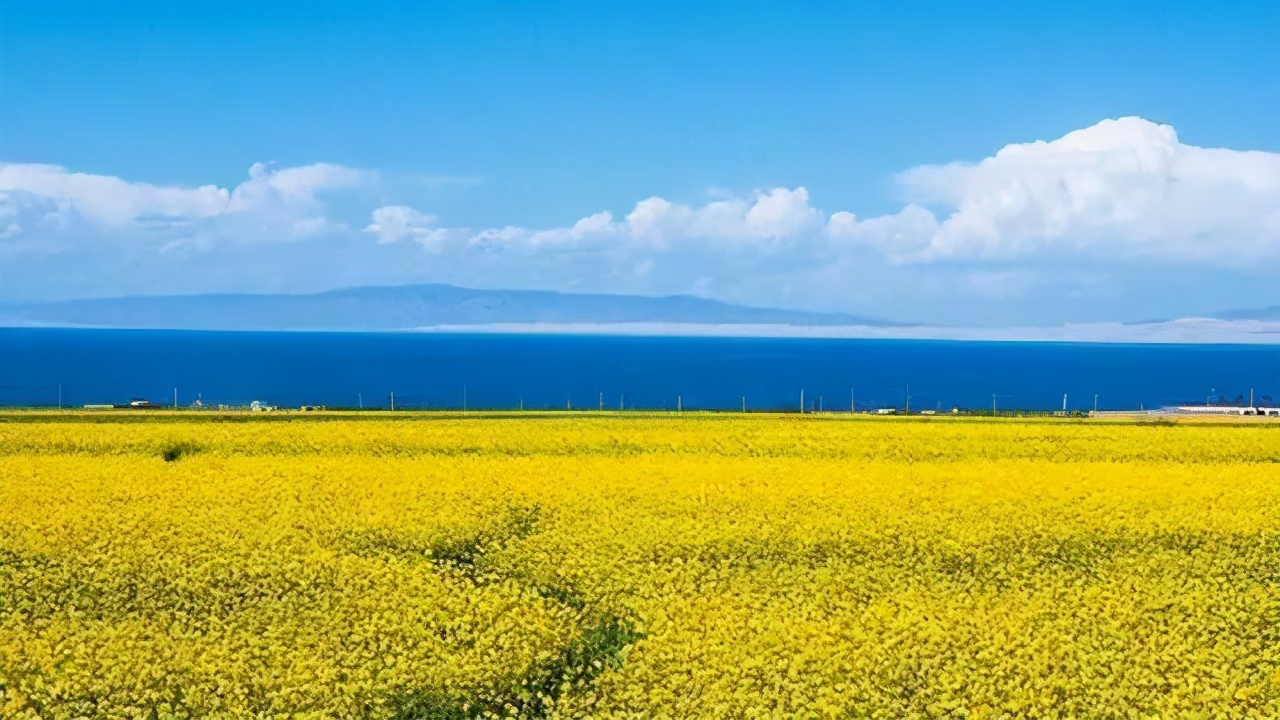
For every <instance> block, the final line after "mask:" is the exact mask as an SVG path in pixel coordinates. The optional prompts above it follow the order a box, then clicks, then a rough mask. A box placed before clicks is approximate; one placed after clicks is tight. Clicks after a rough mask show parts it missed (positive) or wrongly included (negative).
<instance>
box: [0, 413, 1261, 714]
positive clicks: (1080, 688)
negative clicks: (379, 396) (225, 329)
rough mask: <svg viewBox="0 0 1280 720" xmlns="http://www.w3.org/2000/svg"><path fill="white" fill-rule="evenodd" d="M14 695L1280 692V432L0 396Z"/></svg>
mask: <svg viewBox="0 0 1280 720" xmlns="http://www.w3.org/2000/svg"><path fill="white" fill-rule="evenodd" d="M0 716H2V717H5V718H37V717H39V718H72V717H92V718H97V717H159V718H168V717H191V716H202V717H210V716H212V717H316V718H320V717H361V718H365V717H367V718H437V717H438V718H455V717H456V718H462V717H473V716H523V717H547V716H550V717H587V716H591V717H600V716H635V717H672V718H689V717H764V716H813V717H879V718H907V717H939V716H956V717H979V718H998V717H1152V718H1157V717H1158V718H1165V717H1219V716H1222V717H1258V718H1264V717H1280V424H1276V423H1270V424H1267V423H1261V422H1259V423H1248V424H1246V423H1239V424H1215V425H1181V424H1180V425H1162V424H1134V423H1129V424H1123V423H1120V424H1107V423H1101V422H1089V421H1031V420H1026V421H1021V420H998V421H993V420H985V421H981V420H965V419H962V420H955V419H951V418H934V419H930V420H925V419H909V420H908V419H889V420H878V419H871V418H849V417H845V418H837V417H834V416H825V417H824V416H811V417H803V418H801V417H778V416H775V417H768V416H747V417H744V416H736V417H735V416H728V415H725V416H697V415H686V416H657V415H651V416H611V415H609V414H580V415H570V414H567V413H566V414H561V415H560V416H558V417H546V416H544V417H532V416H530V417H510V416H509V417H461V416H457V415H454V416H445V415H435V416H433V415H405V416H403V417H398V418H392V417H390V416H388V415H385V414H384V415H381V416H378V415H373V414H369V415H361V416H350V415H349V416H337V415H329V416H324V415H321V416H317V417H314V418H305V419H304V418H299V417H292V418H285V417H272V418H261V419H249V418H247V417H238V418H237V417H230V416H216V415H201V416H196V415H185V416H184V415H181V414H173V415H163V414H154V415H153V414H137V415H127V414H119V415H103V416H92V415H88V414H79V415H77V414H65V415H53V414H48V415H41V414H32V413H29V414H25V415H24V414H11V415H7V416H0Z"/></svg>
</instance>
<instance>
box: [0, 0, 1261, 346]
mask: <svg viewBox="0 0 1280 720" xmlns="http://www.w3.org/2000/svg"><path fill="white" fill-rule="evenodd" d="M691 5H692V7H690V6H691ZM944 5H945V4H940V3H912V2H906V3H892V4H891V3H857V2H810V3H776V2H737V3H718V2H704V3H696V4H693V3H663V2H658V3H652V2H651V3H639V2H636V3H629V2H616V3H614V2H607V3H602V2H575V3H568V2H546V3H538V2H529V3H514V2H511V3H486V2H466V3H463V2H458V3H447V2H433V3H410V2H394V3H392V2H386V3H378V2H369V3H351V2H346V3H325V2H319V3H301V2H277V3H262V2H219V3H207V4H206V3H159V2H156V3H138V2H116V3H100V2H92V3H72V2H59V1H57V0H53V1H46V2H37V1H36V0H0V22H2V23H3V26H2V27H0V39H2V41H3V42H2V43H0V63H2V65H0V162H2V163H5V166H4V168H5V170H0V193H6V194H7V195H5V196H4V197H5V198H7V199H0V214H3V213H7V214H8V216H10V217H11V219H12V222H9V223H8V225H7V227H9V228H10V231H7V233H6V234H0V300H5V299H10V300H12V299H25V298H52V297H76V296H96V295H116V294H126V293H134V292H196V291H213V290H273V291H309V290H318V289H324V288H327V287H334V286H340V285H349V284H366V283H384V282H387V283H389V282H419V281H433V282H454V283H456V284H463V285H484V286H494V287H532V288H546V289H561V290H607V291H616V292H637V293H643V294H664V293H671V292H692V293H695V294H700V295H707V296H712V297H718V298H721V299H726V300H731V301H736V302H746V303H750V304H757V305H783V306H790V307H809V308H815V309H839V310H847V311H851V312H858V313H863V314H875V315H882V316H886V317H897V318H906V319H922V320H932V321H939V322H984V323H1015V322H1018V323H1021V322H1062V321H1084V320H1099V319H1121V320H1136V319H1142V318H1144V317H1165V316H1174V315H1188V314H1196V313H1204V312H1210V311H1214V310H1221V309H1227V308H1231V307H1248V306H1256V305H1268V304H1273V303H1277V302H1280V291H1277V290H1276V289H1275V288H1276V287H1277V282H1280V271H1277V270H1276V269H1275V268H1276V267H1277V266H1280V247H1278V246H1280V199H1278V198H1280V177H1278V176H1277V175H1278V171H1277V168H1280V164H1278V163H1277V160H1276V159H1277V158H1280V154H1278V153H1280V43H1277V42H1276V41H1275V38H1276V37H1280V5H1278V4H1276V3H1274V2H1238V3H1224V4H1219V5H1217V6H1215V7H1209V6H1207V5H1205V4H1192V3H1156V2H1130V3H1119V4H1117V3H1102V2H1075V3H1058V4H1049V3H1036V4H1023V3H983V4H980V5H979V4H960V3H956V4H951V6H949V7H944ZM1118 118H1141V119H1143V121H1142V122H1143V123H1145V124H1138V121H1136V120H1134V121H1133V122H1130V123H1129V124H1127V125H1124V124H1122V125H1120V126H1115V127H1113V126H1101V129H1098V128H1099V127H1100V126H1099V125H1098V124H1099V123H1100V122H1102V121H1104V120H1107V119H1118ZM1163 127H1169V128H1171V129H1172V132H1173V133H1174V135H1173V136H1172V138H1171V137H1170V136H1169V135H1168V133H1165V132H1164V131H1162V130H1161V128H1163ZM1090 128H1094V130H1093V133H1092V135H1087V136H1085V138H1084V140H1083V141H1082V142H1074V143H1068V145H1070V147H1067V148H1065V149H1064V148H1059V149H1064V152H1057V153H1049V155H1047V156H1045V157H1044V158H1041V159H1040V160H1034V159H1033V161H1030V164H1027V163H1022V162H1021V161H1010V160H1008V159H1007V158H1006V160H1005V161H1001V162H997V163H994V164H992V163H986V164H984V163H983V162H982V161H983V160H984V158H992V157H995V156H996V153H997V152H998V151H1000V150H1001V148H1005V147H1006V146H1011V145H1019V144H1026V143H1034V142H1035V141H1054V140H1056V139H1058V138H1062V137H1063V136H1067V135H1068V134H1069V133H1072V132H1074V131H1087V130H1089V129H1090ZM1153 143H1155V145H1159V146H1160V147H1161V148H1164V149H1163V150H1160V149H1157V150H1151V147H1153ZM1099 148H1101V149H1099ZM1186 148H1191V149H1192V150H1187V149H1186ZM1199 148H1213V149H1226V150H1230V151H1232V154H1231V155H1229V156H1223V157H1219V154H1215V153H1208V154H1205V153H1200V154H1196V153H1194V152H1193V150H1197V149H1199ZM1066 150H1069V151H1071V152H1069V153H1066V152H1065V151H1066ZM1148 151H1150V152H1154V153H1155V155H1153V156H1152V157H1156V158H1157V161H1156V162H1157V164H1160V163H1166V164H1165V165H1161V166H1160V168H1156V169H1155V170H1152V167H1151V162H1146V161H1144V160H1142V158H1143V157H1144V155H1143V153H1144V152H1148ZM1248 151H1253V152H1248ZM1072 153H1075V154H1072ZM1079 153H1086V155H1087V157H1086V156H1082V155H1080V154H1079ZM1088 153H1093V154H1088ZM1098 153H1102V154H1103V155H1098ZM1162 153H1163V154H1162ZM1188 153H1190V154H1188ZM1032 154H1033V155H1034V154H1035V153H1034V152H1033V153H1032ZM1100 157H1101V158H1102V159H1101V160H1099V158H1100ZM1133 158H1138V159H1137V160H1133ZM1160 158H1163V159H1160ZM1169 158H1173V159H1172V160H1169ZM1015 160H1016V158H1015ZM1148 160H1149V158H1148ZM1129 161H1132V162H1136V163H1137V167H1138V170H1139V174H1140V175H1142V173H1147V174H1146V175H1142V176H1141V177H1136V176H1135V175H1134V170H1133V167H1129V166H1128V165H1126V164H1125V163H1126V162H1129ZM1166 161H1167V162H1166ZM1064 162H1065V163H1066V164H1067V165H1068V166H1069V171H1062V170H1061V167H1063V163H1064ZM1143 162H1146V164H1145V165H1144V164H1143ZM256 163H263V164H264V166H263V168H262V170H261V171H259V172H258V174H257V175H256V177H257V178H258V179H259V181H260V182H259V183H258V184H257V185H254V184H253V182H254V181H253V180H251V178H250V173H249V168H250V167H252V166H254V165H255V164H256ZM951 163H968V164H970V165H968V166H967V167H968V168H969V171H967V172H964V171H961V172H942V171H941V170H940V169H939V168H940V167H942V168H945V167H946V166H948V164H951ZM1002 163H1003V164H1002ZM988 164H992V165H993V167H990V168H987V169H985V170H984V167H986V165H988ZM1100 165H1102V166H1105V168H1104V169H1103V170H1096V168H1097V167H1099V166H1100ZM50 166H52V168H53V169H52V170H50V169H49V168H50ZM922 167H926V168H927V167H933V168H934V170H936V171H937V172H930V171H925V172H923V174H921V173H916V172H915V171H914V170H913V169H919V168H922ZM33 168H35V169H33ZM39 168H44V170H38V169H39ZM308 168H310V170H309V171H308V170H306V169H308ZM317 168H319V169H317ZM1046 168H1048V169H1047V170H1046ZM1054 168H1058V169H1057V170H1055V169H1054ZM291 169H294V170H298V169H301V170H299V171H298V172H294V173H293V174H292V175H289V174H288V173H289V171H290V170H291ZM304 171H305V172H304ZM51 172H52V173H53V174H52V175H50V173H51ZM1064 172H1065V173H1066V175H1063V173H1064ZM1152 172H1154V173H1156V174H1158V175H1160V178H1159V184H1160V186H1161V187H1165V188H1168V187H1174V185H1171V184H1170V183H1171V182H1176V187H1177V188H1178V190H1177V192H1176V193H1175V194H1174V195H1172V196H1170V197H1168V198H1166V199H1165V200H1162V201H1156V200H1152V199H1151V198H1150V197H1148V196H1149V194H1150V188H1151V187H1152V185H1151V183H1150V182H1148V181H1149V180H1151V179H1152V178H1151V177H1150V173H1152ZM59 173H60V174H59ZM1091 173H1092V174H1091ZM76 174H79V175H76ZM72 176H75V177H79V178H81V179H82V180H83V179H84V178H89V179H88V180H83V181H73V180H68V178H70V177H72ZM1064 177H1065V178H1066V179H1067V181H1068V182H1067V183H1066V185H1069V186H1070V187H1069V188H1068V191H1067V195H1066V196H1064V197H1057V198H1056V200H1055V199H1046V195H1045V193H1052V192H1057V191H1056V190H1055V188H1058V187H1059V186H1064V180H1063V179H1064ZM1241 177H1244V178H1252V180H1248V181H1243V180H1238V178H1241ZM272 178H274V180H273V179H272ZM1135 178H1136V179H1135ZM107 179H111V180H114V179H119V180H118V181H117V183H118V184H114V185H113V184H112V183H111V182H110V181H109V180H107ZM95 183H96V184H95ZM1232 183H1236V184H1237V185H1239V183H1244V184H1243V185H1240V186H1236V185H1233V184H1232ZM140 185H145V187H141V188H140V187H137V186H140ZM204 186H215V187H216V188H219V189H223V190H225V191H226V198H224V199H221V200H219V198H217V197H212V196H210V197H209V198H205V199H201V198H200V197H198V195H199V193H198V192H197V191H198V190H199V189H200V188H202V187H204ZM259 186H261V187H259ZM286 186H287V187H286ZM241 187H243V191H242V192H240V196H241V199H240V201H239V202H237V201H236V199H235V195H236V191H237V189H238V188H241ZM1027 187H1030V188H1032V189H1033V190H1035V188H1041V190H1038V191H1034V192H1031V193H1030V195H1029V197H1030V199H1029V200H1027V199H1025V198H1024V200H1023V201H1019V202H1022V203H1023V205H1025V206H1029V207H1031V208H1032V210H1028V209H1027V207H1023V206H1020V207H1021V209H1020V210H1018V212H1017V213H1013V214H1012V215H1011V214H1010V213H1011V212H1012V211H1002V213H1003V214H1001V213H995V214H994V215H993V214H990V213H989V214H988V215H984V216H974V215H973V213H969V214H968V215H965V216H964V217H961V218H959V219H958V220H957V221H956V222H954V223H952V224H951V225H950V226H947V223H946V221H947V219H948V218H949V217H952V216H953V215H955V214H958V213H959V212H960V210H961V209H962V208H963V207H970V208H972V207H977V206H980V205H982V204H983V203H988V204H989V203H990V202H994V200H993V198H994V199H995V200H1000V201H1001V202H1004V201H1007V199H1008V197H1009V192H1010V188H1013V189H1014V190H1015V191H1017V192H1021V191H1022V190H1020V189H1024V188H1027ZM147 188H151V189H150V190H149V189H147ZM255 188H257V189H259V190H262V192H257V191H256V190H255ZM282 188H283V189H282ZM1045 188H1047V190H1045ZM800 189H803V198H798V196H797V195H796V191H797V190H800ZM153 190H154V191H153ZM166 191H170V193H169V195H168V196H166V195H165V192H166ZM779 191H782V192H779ZM84 193H89V194H91V195H93V197H88V196H86V195H84ZM95 193H96V194H95ZM182 193H186V195H182ZM784 193H785V194H784ZM1090 193H1093V194H1090ZM1098 193H1101V195H1099V194H1098ZM179 196H180V197H179ZM1111 197H1118V198H1120V199H1121V200H1120V201H1117V202H1116V203H1114V204H1115V205H1116V206H1115V207H1111V206H1110V205H1108V207H1106V208H1102V209H1099V203H1100V202H1102V200H1100V199H1099V198H1102V199H1103V200H1105V199H1107V198H1111ZM166 198H167V199H166ZM657 198H660V199H661V200H662V202H664V203H667V205H666V206H663V207H662V208H659V209H660V210H661V217H660V218H659V219H660V222H656V224H652V223H651V225H650V226H645V228H649V229H648V230H644V228H641V227H640V226H639V225H637V224H636V222H638V221H639V220H640V219H642V218H639V217H638V216H637V217H633V216H634V215H635V213H636V212H638V211H640V210H642V209H644V210H646V211H652V210H654V208H655V207H657V206H655V205H653V204H652V203H651V204H650V205H649V206H645V207H642V205H643V203H645V202H647V201H649V200H650V199H657ZM762 198H764V199H766V200H770V199H772V201H776V202H773V203H772V204H770V203H765V204H764V205H760V200H761V199H762ZM1224 198H1225V199H1227V200H1228V201H1229V202H1228V206H1227V207H1225V208H1224V207H1221V205H1222V203H1223V201H1224ZM801 199H802V200H803V202H800V200H801ZM1001 199H1003V200H1001ZM206 201H207V202H206ZM219 202H223V203H226V204H227V207H226V208H223V207H218V208H214V207H213V206H215V205H217V204H218V203H219ZM1055 202H1057V203H1059V205H1054V206H1053V207H1050V205H1053V203H1055ZM95 203H97V205H95ZM208 203H212V205H208ZM1162 203H1163V204H1162ZM1199 203H1203V207H1204V211H1203V212H1191V211H1190V210H1187V211H1186V212H1187V213H1188V214H1187V216H1186V217H1181V216H1180V214H1181V213H1182V212H1183V211H1184V210H1185V209H1186V208H1189V207H1192V208H1193V207H1198V206H1199V205H1198V204H1199ZM1233 203H1234V204H1233ZM1104 204H1105V203H1104ZM107 205H109V206H110V207H106V206H107ZM757 206H760V208H761V210H760V212H758V213H757V214H756V215H757V218H756V219H757V220H759V219H760V217H763V215H764V214H767V213H765V211H768V212H773V213H782V215H770V216H769V217H766V218H765V220H766V222H765V223H764V224H759V223H756V224H752V222H753V221H750V220H749V219H748V218H747V216H748V215H749V214H750V213H751V210H752V208H756V207H757ZM95 207H97V210H96V211H94V210H93V208H95ZM121 207H124V208H127V210H119V208H121ZM912 207H918V208H921V209H923V210H926V211H927V212H928V213H930V214H931V217H932V218H933V220H932V223H933V224H930V221H928V220H927V219H925V220H922V219H921V218H919V217H916V216H913V215H912V214H911V212H905V211H907V210H908V209H909V208H912ZM85 208H90V210H85ZM228 208H230V209H228ZM708 208H710V210H707V209H708ZM379 210H382V211H383V212H382V213H381V215H379V214H378V212H379ZM703 210H707V212H700V211H703ZM810 211H813V212H812V213H811V212H810ZM603 212H608V213H609V214H610V215H609V217H608V218H607V220H606V219H604V218H601V217H599V214H600V213H603ZM904 212H905V214H904ZM993 212H994V211H993ZM1273 212H1274V213H1275V214H1274V217H1273ZM735 213H736V215H735ZM814 213H816V214H814ZM1028 213H1030V214H1031V215H1034V217H1032V216H1031V215H1028ZM1036 213H1039V214H1038V215H1036ZM1063 213H1066V214H1067V215H1070V217H1067V218H1066V219H1065V220H1064V219H1063ZM841 214H850V215H852V216H855V217H856V226H855V224H850V223H849V222H844V223H841V222H839V221H837V220H836V219H835V218H836V217H837V216H841V217H843V215H841ZM1135 214H1136V215H1137V216H1138V217H1136V218H1135V217H1133V216H1134V215H1135ZM1014 215H1016V217H1015V216H1014ZM1172 215H1179V217H1177V218H1176V219H1177V223H1173V224H1170V223H1171V220H1170V217H1171V216H1172ZM593 217H595V218H596V220H594V221H590V222H587V221H588V220H590V219H591V218H593ZM876 218H881V219H884V221H883V222H881V223H880V224H879V225H874V224H873V225H864V224H863V223H864V222H865V221H866V220H868V219H870V220H874V219H876ZM993 218H994V219H993ZM1241 218H1243V219H1241ZM580 220H581V221H583V222H586V223H587V224H586V225H579V226H577V227H578V229H577V230H576V231H575V230H574V228H575V223H579V221H580ZM4 223H5V220H4V217H0V224H4ZM744 223H745V224H744ZM988 225H992V226H993V227H995V229H992V227H988ZM12 228H17V230H12ZM655 228H656V229H655ZM966 228H967V229H966ZM1180 228H1190V230H1186V231H1185V232H1184V231H1183V230H1182V229H1180ZM0 232H5V228H4V227H0ZM1183 235H1185V236H1183ZM642 236H643V238H642ZM743 238H745V240H744V239H743ZM930 238H932V239H930ZM640 239H643V240H644V241H643V242H641V241H640ZM1273 261H1274V262H1273ZM37 278H38V279H37ZM139 278H142V279H139ZM175 278H180V279H175ZM1188 283H1194V284H1195V288H1194V289H1192V290H1187V289H1185V288H1186V287H1187V284H1188ZM1178 288H1182V289H1178Z"/></svg>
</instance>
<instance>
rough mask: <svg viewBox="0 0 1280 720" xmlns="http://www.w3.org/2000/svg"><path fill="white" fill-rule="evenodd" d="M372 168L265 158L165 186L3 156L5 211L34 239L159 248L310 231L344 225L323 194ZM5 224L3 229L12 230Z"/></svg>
mask: <svg viewBox="0 0 1280 720" xmlns="http://www.w3.org/2000/svg"><path fill="white" fill-rule="evenodd" d="M371 177H372V175H371V174H370V173H368V172H365V171H360V170H353V169H351V168H346V167H342V166H340V165H332V164H327V163H319V164H315V165H306V166H302V167H290V168H281V169H276V168H273V167H270V166H267V165H263V164H262V163H257V164H255V165H253V167H251V168H249V179H248V180H246V181H244V182H242V183H240V184H239V185H236V186H235V187H234V188H230V189H228V188H222V187H218V186H216V185H201V186H177V185H170V186H163V185H152V184H149V183H144V182H131V181H128V180H123V179H121V178H117V177H112V176H109V175H95V174H91V173H78V172H72V171H70V170H68V169H66V168H63V167H60V166H57V165H36V164H17V163H0V218H5V219H7V220H8V223H7V224H6V226H5V227H6V228H8V229H11V228H15V227H16V228H18V230H17V231H16V232H14V233H13V234H14V235H17V234H19V233H20V234H23V235H26V236H27V239H28V240H29V241H37V240H39V241H44V242H46V243H48V244H50V245H57V244H58V243H60V242H63V241H68V240H74V241H76V242H83V241H86V240H88V241H94V240H101V241H112V240H116V241H124V242H129V243H134V244H138V243H145V242H146V241H147V240H148V239H151V240H156V241H159V242H160V245H159V247H160V248H161V249H172V248H173V247H176V246H180V245H183V244H188V243H189V244H194V245H201V246H208V245H210V244H212V243H214V242H217V241H233V242H255V241H270V240H287V239H297V238H302V237H310V236H314V235H316V234H320V233H323V232H326V231H330V230H334V229H340V228H341V227H342V226H341V224H338V223H333V222H331V221H329V220H328V218H327V217H326V215H325V206H324V203H323V202H322V200H321V197H320V196H321V195H322V194H323V193H326V192H329V191H336V190H343V189H349V188H353V187H356V186H358V185H360V184H362V183H365V182H367V181H368V180H369V179H370V178H371ZM8 229H6V232H10V230H8Z"/></svg>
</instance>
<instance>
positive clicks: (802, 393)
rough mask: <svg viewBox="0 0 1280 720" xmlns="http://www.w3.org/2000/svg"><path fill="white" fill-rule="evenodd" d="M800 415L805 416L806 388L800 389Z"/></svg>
mask: <svg viewBox="0 0 1280 720" xmlns="http://www.w3.org/2000/svg"><path fill="white" fill-rule="evenodd" d="M800 414H801V415H803V414H804V388H800Z"/></svg>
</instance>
